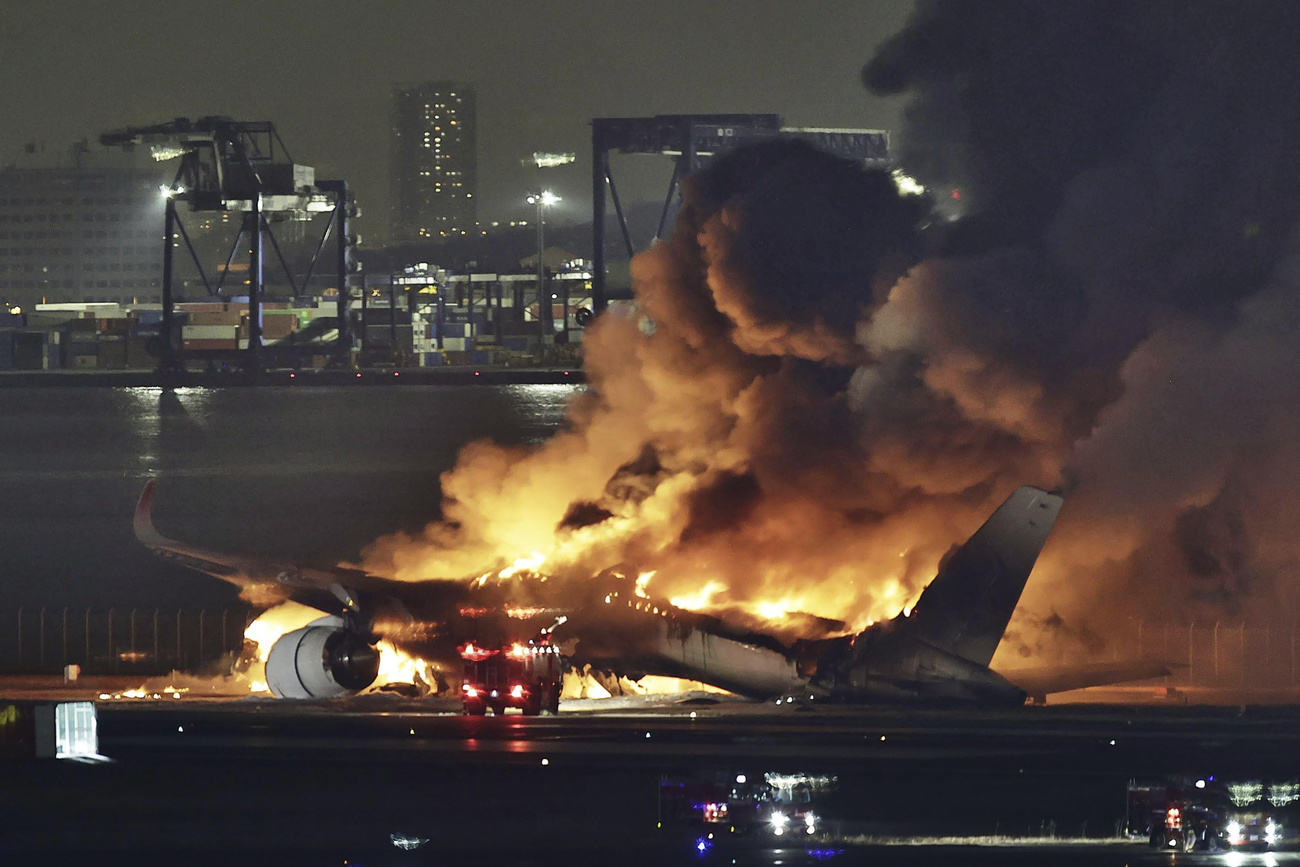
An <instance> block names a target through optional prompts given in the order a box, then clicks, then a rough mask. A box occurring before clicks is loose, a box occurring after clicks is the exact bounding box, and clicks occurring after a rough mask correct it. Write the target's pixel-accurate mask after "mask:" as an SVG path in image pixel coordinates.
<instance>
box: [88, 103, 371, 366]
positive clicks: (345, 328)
mask: <svg viewBox="0 0 1300 867" xmlns="http://www.w3.org/2000/svg"><path fill="white" fill-rule="evenodd" d="M99 141H100V144H102V145H104V146H105V147H122V148H127V149H130V148H134V147H136V146H148V147H149V148H150V150H151V152H152V154H153V157H154V159H156V160H159V161H163V160H170V159H177V158H179V159H180V166H179V168H178V169H177V171H176V176H175V178H174V179H173V181H172V183H171V185H170V186H169V187H165V188H164V191H163V192H164V195H165V196H166V199H167V203H166V216H165V226H164V232H163V237H164V245H163V287H162V289H163V338H162V346H161V366H162V368H163V369H173V370H174V369H178V368H180V367H182V366H183V364H184V357H183V351H182V346H181V343H180V340H179V335H180V329H178V328H176V327H175V325H176V318H175V297H174V293H173V287H172V275H173V250H174V247H175V241H176V238H177V237H178V236H179V238H180V239H181V240H183V241H184V243H185V246H186V248H187V249H188V250H189V253H190V257H191V259H192V260H193V262H194V265H195V267H196V268H197V269H198V272H199V276H200V278H201V279H202V280H203V285H204V286H205V287H206V288H207V290H208V294H209V295H210V296H218V295H220V292H221V288H222V287H223V285H224V284H225V280H226V277H227V275H228V274H229V272H230V270H231V266H232V265H233V264H234V261H235V258H236V256H237V255H238V252H239V249H240V243H241V241H243V240H244V238H245V237H247V238H248V241H249V248H248V249H249V250H250V253H249V266H248V321H249V335H248V337H249V339H248V348H247V349H246V350H240V353H241V354H242V355H243V363H244V366H246V367H248V368H250V369H260V368H261V366H262V363H263V348H264V347H263V345H262V302H263V300H264V281H263V264H264V256H263V251H264V248H265V244H266V243H267V242H269V244H270V246H271V249H272V250H273V251H274V252H275V255H276V257H277V258H278V259H279V262H280V265H281V267H282V268H283V269H284V273H285V275H286V276H287V277H288V280H289V284H290V287H291V288H292V289H293V292H294V295H298V294H299V286H298V285H297V284H296V283H295V282H294V277H293V271H292V269H291V268H290V267H289V264H288V262H287V261H286V260H285V257H284V253H283V251H282V250H281V249H280V244H279V242H278V241H277V240H276V237H275V235H274V233H273V232H272V231H271V226H270V221H269V220H268V217H274V218H278V219H282V220H283V219H291V220H310V219H311V218H312V217H313V215H315V214H317V213H327V212H328V213H329V214H330V219H329V221H328V223H327V224H326V226H325V228H324V231H323V232H322V234H321V238H320V242H319V244H317V246H316V250H315V252H314V254H313V255H312V258H311V261H310V264H309V265H308V269H307V273H306V275H305V277H304V279H303V283H302V287H301V288H302V289H303V290H305V289H306V288H307V284H308V282H309V281H310V280H311V276H312V272H313V271H314V270H315V267H316V263H317V262H318V261H319V260H320V258H321V253H322V252H323V251H324V249H325V245H326V243H327V242H328V240H329V237H330V234H331V232H332V233H333V234H334V237H335V253H336V255H335V257H334V258H335V262H334V264H335V267H336V269H337V280H338V283H337V288H338V340H337V342H335V343H334V350H335V351H336V352H338V353H339V354H340V356H341V357H343V358H346V355H347V353H348V351H349V350H350V349H351V347H352V338H351V334H350V331H349V323H348V311H347V307H348V300H349V297H350V292H349V291H348V279H349V276H350V275H351V274H352V272H353V271H355V270H357V267H356V265H355V263H354V262H353V259H352V254H351V249H352V247H353V246H354V245H355V243H356V237H355V236H354V235H351V234H350V233H349V231H348V220H349V219H351V218H352V217H355V216H357V213H358V212H357V209H356V206H355V204H354V203H353V202H352V201H351V200H350V198H349V195H348V185H347V181H326V180H322V181H317V180H316V179H315V174H316V173H315V170H314V169H313V168H312V167H311V166H304V165H300V164H298V163H295V162H294V161H293V159H292V157H290V155H289V152H288V149H287V148H286V147H285V146H284V142H283V141H282V140H281V139H280V136H279V134H278V133H276V131H275V127H274V125H272V124H271V123H270V122H269V121H237V120H234V119H232V118H228V117H204V118H199V119H198V120H190V119H188V118H183V117H182V118H176V119H175V120H172V121H168V122H166V123H160V124H155V125H153V126H142V127H128V128H126V129H121V130H114V131H111V132H106V133H104V134H103V135H102V136H100V139H99ZM178 201H183V202H186V203H187V204H188V205H189V210H190V211H191V212H198V211H224V212H239V213H240V214H242V219H241V221H240V230H239V234H238V235H237V236H236V238H235V242H234V244H233V245H232V246H231V250H230V255H229V256H228V257H227V259H226V263H225V265H224V266H223V267H222V269H221V271H220V274H219V275H218V279H217V282H216V284H215V285H214V284H213V283H212V282H211V281H209V279H208V275H207V273H206V272H205V271H204V269H203V264H202V262H200V261H199V256H198V254H197V253H196V252H195V249H194V245H193V244H192V243H191V242H190V238H189V234H188V233H187V232H186V230H185V225H184V223H183V221H182V220H181V219H180V214H179V213H178V212H177V207H176V203H177V202H178ZM193 354H195V355H199V356H202V357H211V356H212V355H214V354H216V355H229V353H228V352H222V351H215V350H207V351H198V352H195V353H193Z"/></svg>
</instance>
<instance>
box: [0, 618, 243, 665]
mask: <svg viewBox="0 0 1300 867" xmlns="http://www.w3.org/2000/svg"><path fill="white" fill-rule="evenodd" d="M252 616H253V614H252V612H251V611H250V610H249V609H247V608H222V609H217V610H212V609H207V608H199V609H177V610H162V609H157V608H150V609H145V608H130V609H124V608H108V609H102V608H99V609H95V608H67V607H65V608H48V607H40V608H32V607H24V608H18V609H16V610H12V609H11V610H9V611H2V612H0V624H2V625H0V671H4V672H8V673H25V674H37V673H57V672H60V671H62V670H63V667H64V666H66V665H69V664H76V665H80V666H81V668H82V671H84V672H85V673H86V674H141V675H154V674H166V673H167V672H169V671H198V670H200V669H202V668H203V667H204V666H206V665H209V664H211V663H213V662H215V661H216V660H218V659H220V658H221V657H222V656H223V655H225V654H227V653H231V652H238V650H239V649H240V647H241V646H242V644H243V635H244V629H245V628H246V627H247V626H248V624H249V622H251V619H252Z"/></svg>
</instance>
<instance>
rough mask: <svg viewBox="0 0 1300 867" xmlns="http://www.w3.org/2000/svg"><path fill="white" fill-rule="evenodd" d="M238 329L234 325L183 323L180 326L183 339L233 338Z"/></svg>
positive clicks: (236, 334)
mask: <svg viewBox="0 0 1300 867" xmlns="http://www.w3.org/2000/svg"><path fill="white" fill-rule="evenodd" d="M238 333H239V329H238V328H236V327H235V326H234V325H185V326H182V327H181V338H182V339H183V340H234V339H235V338H236V337H237V336H238Z"/></svg>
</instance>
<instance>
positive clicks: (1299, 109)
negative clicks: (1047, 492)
mask: <svg viewBox="0 0 1300 867" xmlns="http://www.w3.org/2000/svg"><path fill="white" fill-rule="evenodd" d="M1297 25H1300V7H1297V6H1296V5H1295V4H1290V3H1281V2H1261V3H1249V4H1238V3H1222V2H1190V3H1185V2H1180V3H1160V2H1154V3H1153V2H1115V0H1112V2H1099V3H1088V4H1045V3H1036V2H1028V0H1025V2H1013V0H1005V2H994V0H989V2H967V0H951V2H950V0H929V2H921V3H919V4H918V6H917V8H916V11H915V13H914V16H913V19H912V20H911V22H910V23H909V25H908V26H907V27H906V28H905V29H904V30H903V31H902V32H901V33H899V34H897V35H896V36H895V37H894V38H892V39H891V40H890V41H889V42H887V43H886V44H885V45H884V46H883V47H882V48H881V50H880V51H879V52H878V54H877V55H876V57H874V58H873V59H872V60H871V61H870V62H869V63H868V64H867V66H866V67H865V69H864V71H863V77H864V81H865V82H866V83H867V85H868V87H870V88H871V89H872V90H874V91H875V92H877V93H880V94H906V95H907V97H908V98H909V100H910V102H909V108H908V111H907V117H908V129H907V130H906V132H905V134H904V136H903V137H902V160H903V163H904V165H905V166H906V167H907V168H908V170H909V171H910V172H912V173H913V174H915V175H916V176H917V177H918V178H919V179H921V180H922V181H923V182H925V183H927V184H930V185H933V186H934V187H935V188H936V189H939V190H940V191H947V190H948V189H950V188H956V189H958V190H960V194H961V204H962V205H963V206H964V207H965V208H966V211H965V213H964V214H963V219H961V220H960V221H958V222H957V223H955V224H953V225H951V226H948V227H945V231H944V232H943V233H942V234H943V239H942V242H941V244H940V245H939V246H938V248H937V249H936V251H935V253H934V255H933V256H932V257H931V258H930V260H929V261H927V262H926V263H925V264H923V265H922V266H921V267H920V268H918V269H916V270H915V271H914V272H913V273H912V275H910V276H909V277H908V278H907V279H905V280H904V281H903V282H902V283H900V284H899V285H898V286H896V287H895V288H894V291H893V293H892V295H891V297H890V300H889V302H888V303H887V304H886V305H885V306H884V307H883V308H882V309H881V310H880V311H878V312H877V313H876V314H875V315H874V316H873V317H872V319H871V320H870V321H869V323H868V324H867V325H865V326H864V328H863V332H862V333H863V335H864V341H865V342H866V343H867V345H868V346H869V347H871V348H873V349H874V350H875V352H876V353H877V355H878V356H879V357H880V358H882V359H888V361H887V362H886V363H885V364H883V365H878V366H877V367H875V368H868V369H867V370H866V371H864V372H863V373H861V374H860V375H859V379H858V382H857V387H858V390H859V392H860V394H861V399H860V400H859V407H860V409H861V410H862V411H863V412H867V413H870V412H873V411H875V408H876V405H877V404H879V403H884V404H885V405H886V406H892V405H896V404H897V403H898V402H899V401H901V400H907V401H909V402H911V403H912V404H914V405H915V404H921V405H922V406H923V407H926V409H924V410H923V411H922V412H923V413H924V412H927V411H928V412H930V413H935V412H937V411H938V410H936V409H935V408H934V407H936V406H938V407H947V409H948V411H950V412H953V413H954V414H955V416H956V418H955V419H949V420H947V422H946V424H954V423H955V424H956V425H958V426H959V427H960V428H962V429H964V430H967V431H969V433H967V434H966V437H967V438H969V437H975V436H978V437H980V439H979V441H980V442H982V443H985V444H988V443H993V442H997V441H998V439H997V438H998V437H999V436H1002V437H1005V438H1007V439H1005V440H1003V441H1002V445H1003V446H1004V448H1003V449H995V450H993V454H992V456H991V460H990V461H989V462H988V464H987V465H988V466H990V467H993V466H996V465H997V464H999V463H1001V464H1002V466H1001V467H1000V468H998V469H997V472H998V474H999V476H1000V475H1001V474H1002V473H1005V472H1007V471H1010V470H1011V469H1013V468H1014V463H1015V459H1016V457H1017V456H1019V457H1020V458H1024V457H1025V456H1028V455H1034V456H1036V457H1037V459H1038V461H1039V463H1040V465H1041V466H1042V467H1043V469H1045V470H1046V469H1048V468H1050V467H1052V466H1053V465H1055V466H1056V467H1057V468H1058V469H1059V471H1060V474H1061V479H1062V480H1063V481H1064V482H1066V483H1067V484H1068V486H1069V488H1070V494H1071V496H1070V498H1069V500H1068V504H1067V508H1066V510H1065V511H1064V512H1063V515H1062V518H1061V523H1060V525H1059V527H1058V530H1057V538H1054V539H1053V541H1052V543H1051V545H1050V546H1049V549H1048V551H1047V552H1046V554H1045V556H1044V562H1043V565H1042V567H1041V568H1040V570H1039V572H1038V573H1036V576H1035V580H1034V582H1032V583H1031V586H1030V588H1029V591H1028V593H1027V598H1026V605H1025V606H1024V607H1025V609H1026V611H1025V622H1028V620H1029V619H1031V618H1034V617H1037V618H1039V619H1040V620H1046V619H1047V618H1049V617H1050V616H1051V613H1052V612H1061V613H1063V614H1064V615H1065V618H1066V622H1067V623H1071V622H1073V623H1075V624H1076V625H1077V626H1078V628H1079V629H1080V630H1083V631H1087V630H1089V629H1096V630H1099V631H1102V632H1104V631H1105V628H1106V627H1105V624H1106V623H1107V622H1110V623H1114V622H1115V621H1116V620H1117V619H1122V617H1124V616H1134V617H1139V616H1152V615H1156V616H1160V615H1167V616H1172V617H1177V618H1180V619H1184V620H1185V619H1187V617H1188V615H1189V614H1190V615H1191V616H1195V615H1196V614H1197V613H1198V612H1205V613H1207V614H1209V615H1217V614H1222V613H1224V612H1232V613H1241V614H1243V616H1255V617H1267V616H1270V613H1271V612H1272V611H1274V610H1275V609H1276V605H1277V602H1278V601H1279V600H1287V601H1291V602H1293V601H1294V600H1295V598H1296V595H1297V594H1296V582H1297V580H1298V579H1300V575H1297V569H1296V562H1297V544H1296V542H1295V541H1294V540H1295V539H1297V538H1300V537H1297V535H1296V531H1297V530H1300V524H1298V520H1297V519H1298V518H1300V488H1297V487H1295V486H1294V485H1293V484H1292V483H1293V482H1295V481H1300V479H1296V475H1297V462H1296V457H1297V455H1296V450H1297V446H1296V442H1297V439H1300V438H1298V437H1297V435H1296V430H1297V428H1296V423H1297V422H1298V421H1300V418H1297V415H1298V413H1300V400H1297V397H1300V395H1297V394H1296V393H1295V392H1296V385H1295V377H1294V375H1293V374H1292V373H1291V372H1290V371H1293V370H1294V369H1295V364H1296V362H1297V361H1300V358H1298V357H1297V352H1298V347H1300V340H1297V338H1298V337H1300V331H1298V329H1297V325H1300V320H1298V319H1297V314H1300V309H1298V308H1300V302H1298V301H1297V295H1298V294H1300V292H1298V290H1300V271H1298V268H1300V247H1297V218H1298V217H1300V173H1297V172H1296V171H1295V170H1294V168H1293V166H1292V163H1293V162H1294V144H1293V143H1294V142H1295V141H1296V137H1297V134H1300V104H1297V103H1296V101H1294V100H1292V99H1290V98H1289V97H1288V96H1287V94H1290V93H1293V92H1294V91H1295V88H1296V85H1297V84H1300V59H1298V58H1297V54H1296V52H1295V50H1294V45H1293V44H1292V43H1293V39H1292V34H1294V33H1295V32H1296V27H1297ZM900 370H901V371H902V372H901V373H900V372H899V371H900ZM900 383H901V384H902V385H903V387H904V388H903V391H904V392H906V391H907V390H909V389H910V392H911V394H910V396H908V397H906V398H904V397H900V396H899V394H900V390H899V385H900ZM912 411H913V412H916V410H915V406H914V407H913V408H912Z"/></svg>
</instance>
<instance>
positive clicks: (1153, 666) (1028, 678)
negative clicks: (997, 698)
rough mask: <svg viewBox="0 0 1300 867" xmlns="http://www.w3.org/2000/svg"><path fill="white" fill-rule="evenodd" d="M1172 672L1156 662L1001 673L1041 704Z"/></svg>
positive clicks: (1044, 668)
mask: <svg viewBox="0 0 1300 867" xmlns="http://www.w3.org/2000/svg"><path fill="white" fill-rule="evenodd" d="M1171 673H1172V672H1171V671H1170V669H1169V665H1168V664H1167V663H1164V662H1161V661H1159V660H1154V659H1139V660H1130V661H1127V662H1099V663H1095V664H1093V665H1072V666H1044V667H1041V668H1021V669H1013V670H1011V671H999V672H998V674H1000V675H1001V676H1002V677H1004V678H1006V679H1007V680H1009V681H1011V682H1012V683H1013V684H1015V685H1016V686H1018V687H1020V688H1021V689H1023V690H1024V691H1025V693H1026V694H1028V695H1029V696H1030V697H1031V698H1034V699H1038V700H1042V699H1043V698H1044V697H1045V696H1046V695H1048V694H1049V693H1053V692H1068V691H1069V690H1072V689H1083V688H1084V687H1088V686H1109V685H1110V684H1114V683H1128V682H1130V681H1134V680H1148V679H1150V678H1153V677H1164V676H1166V675H1168V674H1171Z"/></svg>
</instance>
